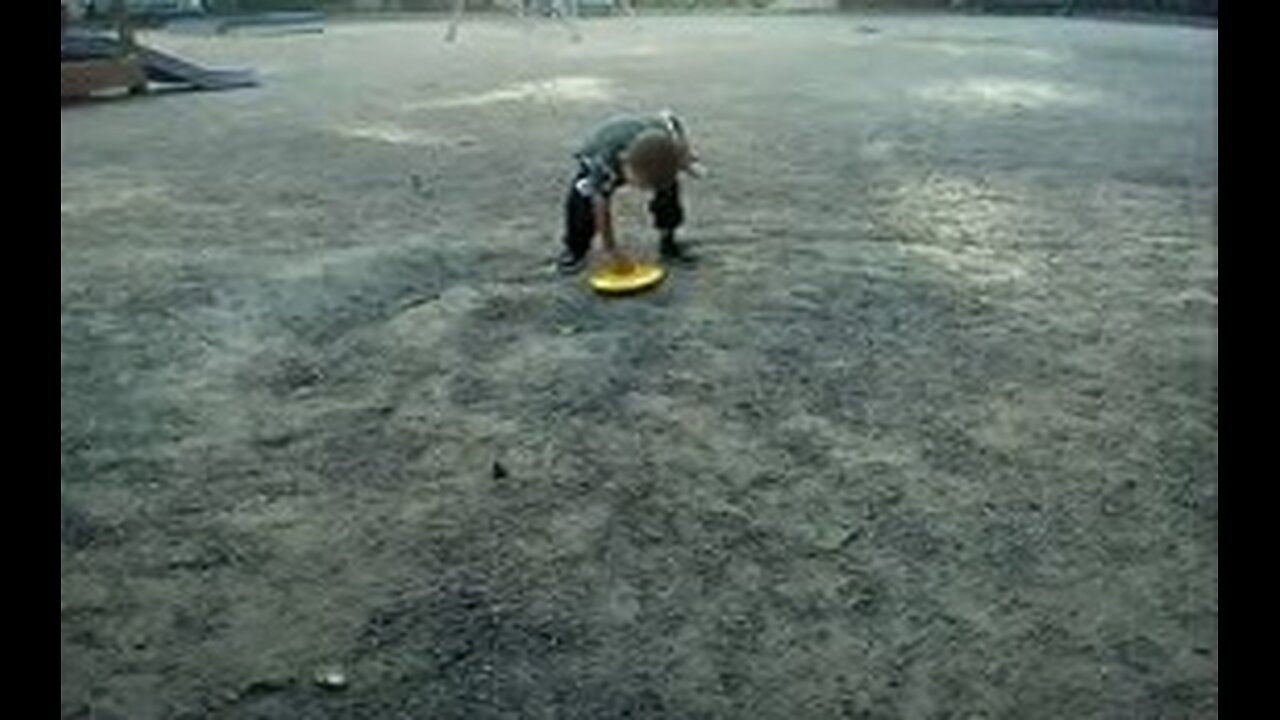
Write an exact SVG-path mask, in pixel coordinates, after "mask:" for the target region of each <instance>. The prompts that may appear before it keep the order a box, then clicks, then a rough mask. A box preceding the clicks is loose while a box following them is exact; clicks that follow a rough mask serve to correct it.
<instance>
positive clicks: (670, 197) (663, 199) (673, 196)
mask: <svg viewBox="0 0 1280 720" xmlns="http://www.w3.org/2000/svg"><path fill="white" fill-rule="evenodd" d="M649 212H650V214H652V215H653V226H654V227H655V228H657V229H658V230H659V231H660V232H661V233H662V235H663V236H664V237H665V236H667V235H674V233H675V231H676V228H678V227H680V225H681V224H682V223H683V222H684V208H682V207H680V183H678V182H673V183H671V185H670V186H669V187H667V188H666V189H664V190H659V191H658V192H656V193H654V194H653V199H652V200H650V201H649Z"/></svg>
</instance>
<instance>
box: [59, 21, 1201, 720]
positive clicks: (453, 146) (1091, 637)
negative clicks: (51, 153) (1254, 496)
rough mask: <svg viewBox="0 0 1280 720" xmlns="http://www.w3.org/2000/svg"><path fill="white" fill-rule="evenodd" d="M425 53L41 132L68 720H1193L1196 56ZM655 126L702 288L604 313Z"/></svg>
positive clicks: (732, 29)
mask: <svg viewBox="0 0 1280 720" xmlns="http://www.w3.org/2000/svg"><path fill="white" fill-rule="evenodd" d="M443 31H444V25H443V24H441V23H440V22H436V21H421V22H413V21H397V22H364V23H355V22H346V23H333V24H331V25H330V26H329V27H328V29H327V32H325V33H324V34H323V35H290V36H279V37H273V36H261V35H258V36H254V35H242V36H226V37H216V38H215V37H199V36H180V35H174V34H164V33H155V34H151V35H148V36H146V37H145V39H146V41H148V42H150V43H152V44H155V45H157V46H160V47H163V48H165V49H168V50H172V51H175V52H179V53H181V54H182V55H184V56H185V57H188V58H191V59H195V60H198V61H201V62H205V63H208V64H213V65H249V66H254V67H256V68H257V69H258V70H259V72H260V73H261V75H262V78H263V81H264V83H263V85H262V87H261V88H258V89H253V90H245V91H235V92H230V93H223V94H166V95H159V96H153V97H146V98H135V99H125V100H118V101H109V102H98V103H91V104H87V105H77V106H72V107H64V108H63V109H62V111H61V120H62V129H61V143H62V150H61V153H62V194H61V207H62V220H61V290H62V305H61V310H62V312H61V314H62V345H61V353H62V354H61V358H62V366H61V368H62V369H61V388H62V394H61V402H62V405H61V423H62V466H61V467H62V475H61V488H60V490H61V523H62V524H61V563H62V574H61V628H62V652H61V713H62V717H64V718H97V719H98V720H104V719H110V718H115V719H120V718H125V719H129V720H134V719H139V720H146V719H148V718H204V717H211V718H276V719H279V718H424V719H425V718H437V719H438V718H553V717H554V718H623V717H629V718H642V717H644V718H837V717H845V718H877V719H878V718H963V719H965V720H975V719H977V718H988V719H993V720H994V719H995V718H1011V719H1021V718H1036V719H1044V718H1063V719H1071V720H1076V719H1080V718H1212V717H1216V716H1217V704H1218V703H1217V679H1218V602H1217V596H1218V593H1217V578H1218V560H1217V553H1218V500H1217V497H1218V496H1217V479H1218V379H1217V378H1218V356H1217V346H1218V341H1217V326H1218V269H1217V248H1218V238H1217V207H1218V150H1217V132H1218V114H1217V58H1218V37H1217V31H1216V30H1212V29H1197V28H1186V27H1172V26H1160V25H1126V24H1120V23H1103V22H1095V21H1089V20H1064V19H1057V18H1041V19H1017V20H1014V19H992V18H964V17H923V16H915V17H894V16H863V17H857V16H843V17H827V16H803V17H745V16H737V17H728V16H725V17H705V16H703V17H666V18H645V19H640V20H635V21H630V20H621V19H600V20H591V21H587V22H584V23H583V24H582V33H583V40H582V42H580V43H571V42H569V41H568V39H567V36H566V33H565V31H564V28H562V27H560V26H558V25H555V24H554V23H550V22H540V23H535V24H531V25H527V26H526V25H521V24H519V23H518V22H516V21H514V20H502V19H495V18H489V19H484V20H475V21H473V22H470V23H468V24H467V25H465V26H464V27H463V28H462V32H461V37H460V40H459V42H458V43H456V44H454V45H446V44H444V43H443V42H441V39H440V38H441V36H442V34H443ZM661 107H672V108H675V109H676V110H678V111H679V112H680V113H682V114H683V115H684V116H685V117H686V119H687V122H688V125H689V128H690V132H691V134H692V136H693V138H694V139H695V141H696V143H697V146H698V148H699V149H700V151H701V153H702V155H703V156H704V158H705V160H706V162H707V164H708V166H709V168H710V170H711V172H710V174H709V176H708V177H707V178H705V179H703V180H701V181H689V182H687V183H686V184H685V190H686V198H687V205H688V213H689V223H688V226H687V228H686V230H685V233H684V237H686V238H687V239H688V240H689V241H690V242H692V243H694V244H695V245H696V246H697V248H698V250H699V253H700V254H701V256H702V262H701V263H700V264H699V265H698V266H697V267H696V268H692V269H683V268H677V269H674V271H673V273H672V275H671V277H670V278H669V279H668V281H667V282H666V283H664V284H663V285H662V286H661V287H660V288H659V289H658V290H656V291H655V292H653V293H651V294H648V295H644V296H640V297H635V298H630V299H625V300H602V299H600V298H597V297H594V296H592V295H591V294H590V292H588V291H587V290H586V289H585V288H584V287H583V285H582V283H581V279H572V278H563V277H559V276H557V275H556V274H554V273H553V272H551V271H550V269H549V267H550V266H549V261H550V259H551V258H552V256H553V255H554V254H555V252H556V251H557V249H558V248H557V244H558V233H559V228H558V225H559V222H560V217H559V213H560V202H561V196H562V193H563V190H564V186H565V183H566V179H567V174H568V173H569V172H570V171H571V166H570V161H569V159H568V153H569V151H570V150H571V149H572V147H573V146H574V145H575V143H576V142H577V140H578V139H579V138H580V137H581V135H582V133H583V132H585V130H586V129H588V128H589V127H590V126H591V125H592V124H593V123H595V122H596V121H597V120H599V119H601V118H602V117H605V116H608V115H610V114H612V113H614V112H618V111H625V110H639V109H651V108H653V109H656V108H661ZM619 199H620V202H621V205H622V215H623V217H622V221H621V225H622V233H623V237H624V242H625V243H627V244H628V246H630V247H632V248H634V249H635V250H636V251H637V252H639V253H642V254H643V253H652V252H653V250H654V247H653V246H654V241H653V237H652V234H651V231H650V230H649V229H648V228H647V226H646V218H645V215H644V211H643V203H644V198H643V197H642V196H640V195H629V194H625V193H624V194H623V195H622V196H620V198H619ZM327 667H335V668H338V669H340V670H341V672H343V673H345V675H346V679H347V683H348V684H347V686H346V688H345V689H344V690H326V689H324V688H321V687H317V685H316V684H315V683H314V682H313V677H314V675H315V673H316V672H317V671H321V670H322V669H323V668H327Z"/></svg>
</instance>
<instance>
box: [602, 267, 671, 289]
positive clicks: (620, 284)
mask: <svg viewBox="0 0 1280 720" xmlns="http://www.w3.org/2000/svg"><path fill="white" fill-rule="evenodd" d="M666 274H667V271H666V270H664V269H663V268H662V266H661V265H657V264H654V263H645V262H628V263H615V264H611V265H605V266H604V267H602V268H600V269H599V270H596V271H594V272H592V273H591V275H590V276H589V277H588V278H587V282H588V283H589V284H590V285H591V287H592V289H594V290H595V291H596V292H598V293H601V294H603V295H626V294H628V293H637V292H641V291H642V290H648V289H649V288H651V287H653V286H655V285H657V284H658V283H660V282H662V278H664V277H666Z"/></svg>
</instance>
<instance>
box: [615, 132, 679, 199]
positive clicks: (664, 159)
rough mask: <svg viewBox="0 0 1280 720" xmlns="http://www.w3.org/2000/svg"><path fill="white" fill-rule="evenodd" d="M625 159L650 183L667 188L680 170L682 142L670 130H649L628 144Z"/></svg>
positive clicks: (656, 186)
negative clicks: (672, 135) (673, 136)
mask: <svg viewBox="0 0 1280 720" xmlns="http://www.w3.org/2000/svg"><path fill="white" fill-rule="evenodd" d="M625 160H626V163H627V164H628V165H630V166H631V167H632V168H633V169H634V170H635V171H636V172H637V173H639V174H640V175H641V176H643V178H644V179H645V180H646V181H647V182H648V183H649V184H650V185H652V186H653V187H655V188H659V189H661V188H665V187H668V186H670V185H671V183H673V182H675V180H676V174H677V173H679V172H680V162H681V150H680V143H679V142H677V141H676V140H675V139H674V138H672V137H671V134H670V133H668V132H664V131H662V130H648V131H646V132H643V133H641V134H640V135H639V136H638V137H636V139H635V140H632V141H631V144H630V145H629V146H627V152H626V157H625Z"/></svg>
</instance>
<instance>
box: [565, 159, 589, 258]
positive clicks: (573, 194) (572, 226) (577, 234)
mask: <svg viewBox="0 0 1280 720" xmlns="http://www.w3.org/2000/svg"><path fill="white" fill-rule="evenodd" d="M576 182H577V179H575V181H574V183H570V185H569V195H568V196H567V197H565V199H564V245H565V248H566V249H567V251H568V255H569V257H570V258H572V259H578V258H582V257H585V256H586V254H587V252H588V251H590V250H591V239H592V238H593V237H595V234H596V220H595V214H594V213H593V212H592V210H591V198H588V197H585V196H583V194H582V193H580V192H578V189H577V188H576V187H575V185H576Z"/></svg>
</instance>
